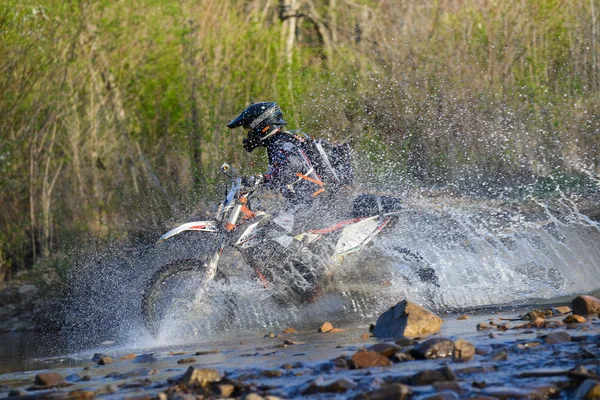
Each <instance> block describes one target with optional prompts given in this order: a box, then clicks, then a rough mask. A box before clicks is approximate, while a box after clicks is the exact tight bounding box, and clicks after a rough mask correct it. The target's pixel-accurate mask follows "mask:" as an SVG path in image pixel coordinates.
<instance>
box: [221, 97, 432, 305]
mask: <svg viewBox="0 0 600 400" xmlns="http://www.w3.org/2000/svg"><path fill="white" fill-rule="evenodd" d="M285 125H287V122H286V121H285V120H284V119H283V112H282V111H281V108H280V107H279V106H278V105H277V103H275V102H259V103H253V104H250V105H249V106H248V107H247V108H246V109H245V110H243V111H242V112H241V113H240V114H239V115H238V116H237V117H236V118H234V119H233V120H232V121H231V122H229V123H228V124H227V127H228V128H229V129H235V128H238V127H240V126H242V127H243V128H244V129H246V130H247V136H246V138H245V139H244V141H243V143H244V149H245V150H246V151H248V152H252V151H254V149H256V148H258V147H264V148H266V150H267V156H268V161H269V166H268V170H267V172H266V173H265V174H264V175H260V176H259V177H258V183H261V182H262V184H263V185H264V186H266V187H267V188H270V189H277V190H278V191H279V192H280V193H281V194H282V195H283V197H284V198H285V199H287V200H288V201H289V203H290V207H289V210H288V211H290V212H289V213H287V215H285V214H286V211H285V210H284V211H283V212H281V213H280V214H279V216H278V217H276V218H274V219H273V222H274V223H275V224H277V225H279V226H280V227H282V228H284V229H285V230H286V231H287V234H288V235H291V234H292V227H293V228H294V230H296V228H297V227H299V228H300V229H302V228H306V226H311V227H312V228H315V223H324V220H325V219H326V218H325V217H331V216H332V215H331V214H332V213H331V212H330V211H332V209H335V208H336V206H335V205H334V203H333V201H332V200H333V198H332V194H333V193H336V192H337V191H338V190H339V189H340V188H341V187H342V186H344V185H346V184H348V183H350V181H351V180H352V170H351V166H350V160H349V147H347V145H342V146H341V147H342V149H341V150H339V149H338V151H341V157H336V154H335V152H334V153H333V156H332V159H331V160H328V157H327V155H326V154H325V151H324V150H323V146H322V145H321V144H319V143H317V145H316V146H317V150H314V151H313V152H312V154H309V153H310V152H309V151H308V149H309V148H311V147H310V145H314V141H311V140H312V139H310V138H309V137H308V136H306V135H305V134H304V133H302V132H300V131H285V130H284V129H283V128H284V126H285ZM309 144H310V145H309ZM319 146H321V147H319ZM319 153H320V155H321V156H322V157H319ZM309 155H310V157H309ZM318 158H322V159H324V160H325V161H324V162H322V161H321V162H320V160H318ZM340 158H341V159H342V161H341V162H340V163H338V161H339V159H340ZM330 161H331V162H330ZM313 164H314V165H313ZM319 164H320V165H321V168H320V170H321V171H320V173H319V174H317V171H316V169H315V167H317V165H319ZM332 164H333V165H332ZM340 164H341V165H340ZM327 170H329V171H330V172H331V173H332V175H333V176H335V178H336V179H331V180H328V182H327V183H325V182H324V179H322V176H324V175H325V174H327ZM324 171H325V172H324ZM338 197H339V196H338ZM316 202H318V204H315V203H316ZM399 208H400V201H399V200H398V199H397V198H394V197H391V196H375V195H370V194H362V195H360V196H358V197H357V198H356V199H355V201H354V205H353V209H352V212H351V214H352V216H353V217H361V216H368V215H373V214H377V213H380V214H382V213H383V212H387V211H392V210H398V209H399ZM290 214H291V215H290ZM281 216H284V218H281ZM278 220H279V221H278ZM286 221H288V222H289V221H291V223H290V224H287V223H286ZM277 235H279V234H275V235H272V238H273V240H274V241H276V242H278V243H279V244H280V245H282V246H283V247H285V248H286V249H287V248H288V247H289V246H290V245H291V244H292V243H293V242H295V241H293V240H292V238H291V237H290V236H287V235H284V236H277ZM298 245H299V246H301V248H300V251H293V252H290V253H293V254H295V255H294V256H293V257H294V258H295V259H294V260H292V263H293V264H294V265H296V266H299V268H297V269H300V273H301V275H302V276H303V277H305V278H306V280H307V290H306V292H304V293H302V296H303V297H304V298H305V299H307V300H310V299H314V298H315V297H317V296H318V292H319V289H318V287H319V286H320V281H321V280H322V278H323V276H322V271H323V270H322V269H320V268H318V267H317V268H313V267H312V266H314V265H316V264H319V263H321V262H322V261H323V260H322V258H320V257H319V256H318V255H315V254H313V253H312V252H311V251H309V250H308V248H305V247H303V246H302V245H301V244H298ZM263 250H265V249H263ZM296 250H298V249H296ZM268 253H269V255H268V257H271V258H275V257H277V256H278V255H282V252H281V251H280V250H277V249H273V250H272V251H268ZM283 253H285V252H283ZM290 253H288V254H290ZM265 255H266V254H265V253H262V254H256V255H253V254H249V255H248V257H249V259H253V258H255V259H256V260H257V261H258V260H259V259H260V258H261V257H264V256H265ZM257 264H258V263H257ZM426 269H427V268H426ZM429 269H430V268H429ZM257 272H259V275H260V271H259V269H258V268H257ZM436 279H437V278H436Z"/></svg>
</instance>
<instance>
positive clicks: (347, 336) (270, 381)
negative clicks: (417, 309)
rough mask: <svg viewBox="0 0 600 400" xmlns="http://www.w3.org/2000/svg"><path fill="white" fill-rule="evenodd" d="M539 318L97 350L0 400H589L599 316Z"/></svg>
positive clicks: (12, 380) (33, 375)
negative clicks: (26, 399) (416, 332)
mask: <svg viewBox="0 0 600 400" xmlns="http://www.w3.org/2000/svg"><path fill="white" fill-rule="evenodd" d="M534 309H538V310H539V311H535V312H530V311H533V310H534ZM549 309H550V308H549V307H548V306H542V305H539V306H538V307H531V306H530V307H529V308H528V309H519V310H495V311H491V312H489V311H488V312H485V313H479V312H470V313H466V314H461V315H459V314H449V315H445V316H443V323H442V326H441V331H439V332H438V333H436V334H434V335H432V336H429V337H426V338H425V337H423V338H417V339H409V338H401V339H390V340H387V339H378V338H375V337H374V336H373V335H372V334H371V333H370V332H369V327H368V326H357V325H352V324H351V325H345V326H341V327H340V326H336V327H334V328H338V329H333V330H332V329H330V328H329V327H326V328H325V329H323V328H322V329H320V330H327V331H328V332H324V333H322V332H318V330H319V327H318V326H311V327H291V328H292V329H285V328H286V327H281V328H280V329H277V330H273V331H264V332H237V333H234V334H231V333H227V332H221V333H219V334H217V335H215V336H214V337H205V338H201V339H198V338H196V339H195V340H190V342H189V343H184V344H171V345H168V344H165V343H151V342H150V343H146V344H144V345H143V346H141V347H140V346H139V344H138V345H137V347H136V346H133V345H131V344H127V343H114V344H111V343H105V346H104V347H96V348H93V349H91V350H90V351H88V352H83V353H78V354H74V355H70V356H68V357H71V358H73V360H74V364H75V365H74V366H71V367H67V368H56V369H52V370H45V371H29V372H14V373H9V374H4V375H0V387H1V389H0V397H1V396H4V397H7V396H24V395H26V396H30V398H94V397H102V398H148V399H152V398H155V399H196V398H240V399H261V398H271V399H273V398H298V397H306V396H312V397H315V398H317V397H318V398H357V399H376V398H377V399H402V398H414V399H459V398H480V399H482V398H486V399H509V398H510V399H512V398H529V399H545V398H550V397H552V398H562V399H574V398H593V397H589V396H592V395H593V393H596V392H595V391H597V390H598V389H599V387H598V382H600V374H599V373H598V372H599V371H598V366H599V365H600V320H599V319H598V315H597V314H591V315H586V316H585V317H580V316H577V317H576V316H574V315H573V314H572V313H570V312H567V310H565V309H560V308H558V307H554V310H553V311H547V310H549ZM63 358H64V357H61V358H60V359H63ZM588 395H589V396H588ZM586 396H588V397H586Z"/></svg>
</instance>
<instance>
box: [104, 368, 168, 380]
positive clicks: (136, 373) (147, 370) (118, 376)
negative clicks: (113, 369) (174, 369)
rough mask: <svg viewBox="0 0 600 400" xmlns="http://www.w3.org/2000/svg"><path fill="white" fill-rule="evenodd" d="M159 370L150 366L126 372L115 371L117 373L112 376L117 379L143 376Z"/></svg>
mask: <svg viewBox="0 0 600 400" xmlns="http://www.w3.org/2000/svg"><path fill="white" fill-rule="evenodd" d="M157 372H158V370H157V369H155V368H153V369H150V368H138V369H134V370H131V371H127V372H124V373H122V374H119V373H115V375H114V376H112V377H113V378H116V379H130V378H139V377H142V376H149V375H154V374H156V373H157ZM109 375H111V374H109ZM107 377H108V376H107Z"/></svg>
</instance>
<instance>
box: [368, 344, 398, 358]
mask: <svg viewBox="0 0 600 400" xmlns="http://www.w3.org/2000/svg"><path fill="white" fill-rule="evenodd" d="M399 350H400V347H398V346H394V345H393V344H389V343H377V344H374V345H373V346H371V347H369V351H374V352H375V353H377V354H380V355H382V356H384V357H388V358H389V357H391V356H393V355H394V354H396V353H397V352H398V351H399Z"/></svg>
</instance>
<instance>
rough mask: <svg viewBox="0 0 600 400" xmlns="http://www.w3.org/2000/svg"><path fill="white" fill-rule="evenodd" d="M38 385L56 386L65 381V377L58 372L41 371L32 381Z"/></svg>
mask: <svg viewBox="0 0 600 400" xmlns="http://www.w3.org/2000/svg"><path fill="white" fill-rule="evenodd" d="M33 382H34V383H35V384H36V385H40V386H48V387H51V386H57V385H60V384H61V383H64V382H65V378H63V376H62V375H61V374H59V373H58V372H41V373H39V374H37V375H36V376H35V379H34V381H33Z"/></svg>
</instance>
